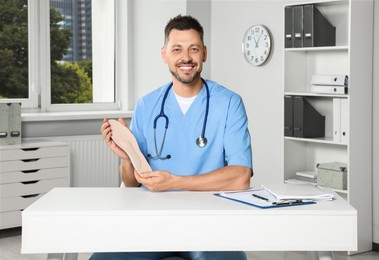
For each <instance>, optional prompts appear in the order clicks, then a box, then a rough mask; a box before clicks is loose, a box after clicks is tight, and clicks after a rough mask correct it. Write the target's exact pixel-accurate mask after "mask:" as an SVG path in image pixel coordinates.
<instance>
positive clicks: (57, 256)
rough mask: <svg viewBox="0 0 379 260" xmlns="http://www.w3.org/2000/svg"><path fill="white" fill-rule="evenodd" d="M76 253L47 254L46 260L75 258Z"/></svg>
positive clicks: (76, 257) (76, 256)
mask: <svg viewBox="0 0 379 260" xmlns="http://www.w3.org/2000/svg"><path fill="white" fill-rule="evenodd" d="M77 259H78V253H65V254H64V253H56V254H47V260H77Z"/></svg>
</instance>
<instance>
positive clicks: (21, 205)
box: [0, 194, 43, 212]
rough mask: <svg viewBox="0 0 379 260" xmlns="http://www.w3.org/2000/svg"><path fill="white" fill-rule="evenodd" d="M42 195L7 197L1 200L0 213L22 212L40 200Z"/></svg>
mask: <svg viewBox="0 0 379 260" xmlns="http://www.w3.org/2000/svg"><path fill="white" fill-rule="evenodd" d="M42 196H43V194H34V195H27V196H17V197H7V198H2V199H1V204H0V212H5V211H15V210H22V209H25V208H26V207H28V206H29V205H30V204H32V203H33V202H35V201H36V200H37V199H39V198H41V197H42Z"/></svg>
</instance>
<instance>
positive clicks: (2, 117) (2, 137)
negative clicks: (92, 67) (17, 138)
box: [0, 103, 10, 145]
mask: <svg viewBox="0 0 379 260" xmlns="http://www.w3.org/2000/svg"><path fill="white" fill-rule="evenodd" d="M9 110H10V108H9V105H8V104H4V103H1V104H0V122H1V123H0V145H7V144H8V142H9V134H8V133H9Z"/></svg>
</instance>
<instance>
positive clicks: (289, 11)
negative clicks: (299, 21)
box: [284, 6, 294, 48]
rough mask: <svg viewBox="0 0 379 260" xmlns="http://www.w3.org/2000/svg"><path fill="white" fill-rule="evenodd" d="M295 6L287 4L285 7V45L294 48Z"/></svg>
mask: <svg viewBox="0 0 379 260" xmlns="http://www.w3.org/2000/svg"><path fill="white" fill-rule="evenodd" d="M293 23H294V7H293V6H287V7H285V9H284V27H285V29H284V47H285V48H292V47H293V46H294V27H293Z"/></svg>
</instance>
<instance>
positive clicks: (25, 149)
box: [21, 147, 39, 152]
mask: <svg viewBox="0 0 379 260" xmlns="http://www.w3.org/2000/svg"><path fill="white" fill-rule="evenodd" d="M38 149H39V147H32V148H22V149H21V150H23V151H25V152H29V151H37V150H38Z"/></svg>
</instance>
